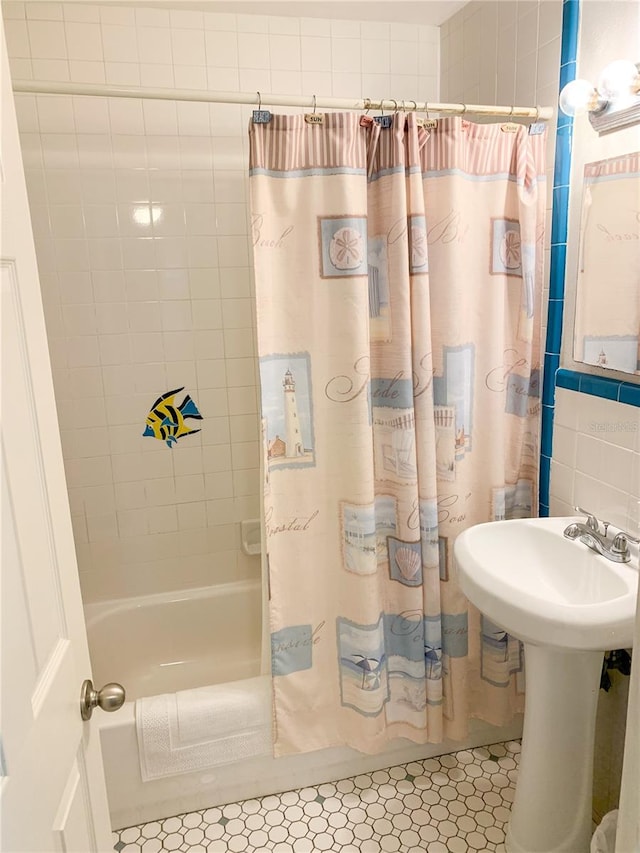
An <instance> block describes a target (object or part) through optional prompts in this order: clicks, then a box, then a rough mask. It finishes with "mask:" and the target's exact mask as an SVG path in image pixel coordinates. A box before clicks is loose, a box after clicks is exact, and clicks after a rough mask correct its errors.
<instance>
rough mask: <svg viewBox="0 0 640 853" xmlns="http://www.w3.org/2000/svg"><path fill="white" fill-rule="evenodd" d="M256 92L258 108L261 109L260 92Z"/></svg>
mask: <svg viewBox="0 0 640 853" xmlns="http://www.w3.org/2000/svg"><path fill="white" fill-rule="evenodd" d="M256 94H257V96H258V109H259V110H261V109H262V95H261V94H260V92H256Z"/></svg>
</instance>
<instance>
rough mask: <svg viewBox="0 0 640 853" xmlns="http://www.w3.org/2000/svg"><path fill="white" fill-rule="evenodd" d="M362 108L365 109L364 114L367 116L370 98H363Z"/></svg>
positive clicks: (369, 108)
mask: <svg viewBox="0 0 640 853" xmlns="http://www.w3.org/2000/svg"><path fill="white" fill-rule="evenodd" d="M364 108H365V110H366V112H365V115H366V116H368V115H369V112H370V110H371V98H365V99H364Z"/></svg>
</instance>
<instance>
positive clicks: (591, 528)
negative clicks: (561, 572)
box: [564, 506, 640, 563]
mask: <svg viewBox="0 0 640 853" xmlns="http://www.w3.org/2000/svg"><path fill="white" fill-rule="evenodd" d="M574 508H575V509H576V510H577V511H578V512H583V513H584V514H585V515H586V516H587V520H586V522H584V523H582V522H573V523H572V524H570V525H569V526H568V527H567V528H566V530H565V531H564V535H565V536H566V538H567V539H580V541H581V542H584V544H585V545H587V546H588V547H589V548H591V550H592V551H596V552H597V553H598V554H602V556H603V557H606V558H607V560H612V561H613V562H614V563H628V562H629V561H630V560H631V552H630V551H629V542H634V543H635V544H638V543H640V539H636V538H635V537H633V536H631V534H630V533H626V532H623V531H622V532H620V533H616V535H615V536H614V537H613V539H608V538H607V529H608V527H609V522H608V521H602V522H600V521H599V520H598V519H597V518H596V516H595V515H593V513H591V512H588V511H587V510H584V509H581V508H580V507H579V506H577V507H574ZM601 524H602V527H603V528H604V533H600V525H601Z"/></svg>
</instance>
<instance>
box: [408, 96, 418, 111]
mask: <svg viewBox="0 0 640 853" xmlns="http://www.w3.org/2000/svg"><path fill="white" fill-rule="evenodd" d="M410 101H411V103H412V104H413V108H412V110H411V112H414V113H415V112H416V111H417V109H418V102H417V101H414V100H413V98H410Z"/></svg>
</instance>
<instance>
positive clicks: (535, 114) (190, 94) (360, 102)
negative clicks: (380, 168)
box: [13, 80, 553, 121]
mask: <svg viewBox="0 0 640 853" xmlns="http://www.w3.org/2000/svg"><path fill="white" fill-rule="evenodd" d="M13 91H14V92H30V93H32V94H37V95H97V96H99V97H103V98H145V99H152V100H163V101H164V100H166V101H199V102H204V103H211V104H249V105H253V106H255V107H258V106H260V105H267V104H268V105H269V106H273V107H307V108H308V109H313V108H316V107H317V108H319V109H337V110H370V109H371V110H386V111H387V112H393V111H396V110H404V111H407V112H426V113H440V114H445V115H480V116H502V117H506V118H530V119H534V120H535V121H548V120H549V119H550V118H552V117H553V108H552V107H500V106H489V105H487V104H436V103H434V104H432V103H425V102H422V101H418V102H416V101H414V100H413V99H411V98H409V99H407V100H403V101H396V100H395V98H384V99H383V100H379V101H374V100H371V99H369V98H359V99H357V100H353V99H349V98H325V97H319V98H317V97H316V96H315V95H314V96H312V97H304V96H302V95H274V94H260V95H259V93H258V92H208V91H201V92H200V91H196V90H192V89H151V88H149V89H147V88H143V87H127V86H94V85H89V84H84V83H57V82H56V83H50V82H45V81H41V80H14V81H13Z"/></svg>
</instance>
